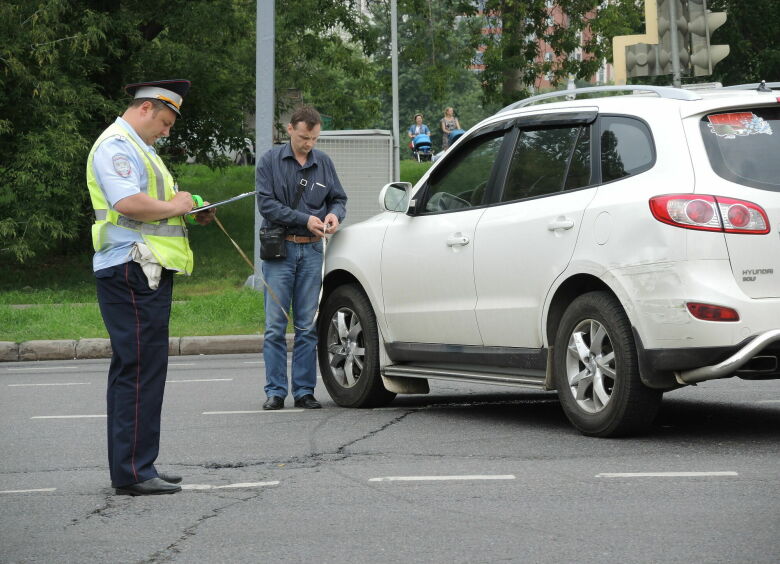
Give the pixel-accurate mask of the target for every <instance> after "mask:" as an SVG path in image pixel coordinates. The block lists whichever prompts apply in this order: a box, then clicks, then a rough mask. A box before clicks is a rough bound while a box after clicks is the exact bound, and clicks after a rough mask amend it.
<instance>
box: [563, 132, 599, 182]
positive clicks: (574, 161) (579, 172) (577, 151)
mask: <svg viewBox="0 0 780 564" xmlns="http://www.w3.org/2000/svg"><path fill="white" fill-rule="evenodd" d="M590 145H591V143H590V126H586V127H582V128H580V136H579V139H577V144H576V145H575V146H574V152H573V153H572V155H571V161H570V162H569V173H568V174H567V175H566V184H565V185H564V189H565V190H572V189H574V188H582V187H583V186H590V185H591V184H593V176H592V175H593V167H592V166H591V160H590Z"/></svg>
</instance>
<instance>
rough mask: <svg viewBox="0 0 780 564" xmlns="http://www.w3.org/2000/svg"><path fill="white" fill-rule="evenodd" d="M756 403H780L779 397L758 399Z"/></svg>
mask: <svg viewBox="0 0 780 564" xmlns="http://www.w3.org/2000/svg"><path fill="white" fill-rule="evenodd" d="M756 403H780V399H776V400H758V401H757V402H756Z"/></svg>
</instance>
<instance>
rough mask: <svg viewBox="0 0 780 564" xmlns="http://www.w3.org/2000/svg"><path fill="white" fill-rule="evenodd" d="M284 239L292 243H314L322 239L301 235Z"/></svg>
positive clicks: (287, 236) (288, 236)
mask: <svg viewBox="0 0 780 564" xmlns="http://www.w3.org/2000/svg"><path fill="white" fill-rule="evenodd" d="M284 238H285V240H287V241H292V242H293V243H316V242H317V241H319V240H320V239H322V237H304V236H302V235H286V236H285V237H284Z"/></svg>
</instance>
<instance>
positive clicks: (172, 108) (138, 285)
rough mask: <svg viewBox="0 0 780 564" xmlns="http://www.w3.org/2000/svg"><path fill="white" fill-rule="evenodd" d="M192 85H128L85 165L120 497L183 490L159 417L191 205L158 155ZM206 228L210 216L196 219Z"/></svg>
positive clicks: (186, 265) (187, 262) (189, 262)
mask: <svg viewBox="0 0 780 564" xmlns="http://www.w3.org/2000/svg"><path fill="white" fill-rule="evenodd" d="M189 88H190V82H189V81H188V80H164V81H158V82H145V83H138V84H130V85H128V86H126V87H125V89H126V91H127V92H128V93H129V94H130V95H132V96H134V100H133V101H132V103H131V104H130V106H129V107H128V108H127V110H125V112H124V113H123V114H122V117H118V118H117V119H116V121H115V122H114V123H113V124H112V125H110V126H109V127H108V128H107V129H106V130H105V131H104V132H103V133H102V134H101V135H100V137H98V139H97V141H95V144H94V145H93V146H92V150H91V151H90V153H89V157H88V161H87V186H88V188H89V195H90V198H91V200H92V206H93V208H94V210H95V223H94V225H93V226H92V244H93V247H94V249H95V255H94V258H93V270H94V272H95V280H96V285H97V299H98V303H99V304H100V313H101V315H102V316H103V322H104V323H105V325H106V329H107V330H108V334H109V336H110V337H111V349H112V356H111V365H110V367H109V370H108V390H107V393H106V403H107V416H108V427H107V430H108V466H109V469H110V472H111V485H112V487H114V488H115V489H116V493H117V494H118V495H157V494H170V493H175V492H178V491H181V487H180V486H178V485H176V484H178V483H179V482H181V476H176V475H173V474H163V473H161V472H158V471H157V469H156V468H155V465H154V462H155V460H156V459H157V455H158V453H159V450H160V417H161V412H162V402H163V393H164V391H165V379H166V375H167V370H168V321H169V318H170V313H171V297H172V291H173V274H174V273H176V274H186V275H189V274H190V273H191V272H192V267H193V256H192V251H191V250H190V246H189V242H188V240H187V230H186V228H185V226H184V217H183V216H184V215H185V214H187V213H188V212H189V211H191V210H192V208H193V198H192V195H191V194H190V193H189V192H180V191H178V188H177V186H176V184H175V183H174V180H173V177H172V176H171V174H170V173H169V172H168V169H167V168H166V166H165V164H164V163H163V161H162V160H161V159H160V157H159V156H158V155H157V152H156V151H155V149H154V143H155V142H156V141H157V140H158V139H159V138H160V137H167V136H168V135H169V133H170V130H171V128H172V127H173V124H174V123H175V122H176V118H177V117H178V116H179V115H180V113H179V112H180V108H181V105H182V102H183V98H184V96H185V95H186V94H187V92H188V91H189ZM195 217H196V219H197V221H198V223H201V224H204V225H205V224H207V223H209V222H210V221H211V220H212V219H213V218H214V210H213V209H212V210H211V211H208V212H201V213H199V214H197V215H196V216H195Z"/></svg>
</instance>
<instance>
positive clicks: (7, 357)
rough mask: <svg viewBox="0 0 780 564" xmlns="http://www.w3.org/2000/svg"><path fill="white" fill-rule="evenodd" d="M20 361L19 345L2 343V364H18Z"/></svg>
mask: <svg viewBox="0 0 780 564" xmlns="http://www.w3.org/2000/svg"><path fill="white" fill-rule="evenodd" d="M18 360H19V343H14V342H12V341H0V362H16V361H18Z"/></svg>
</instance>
